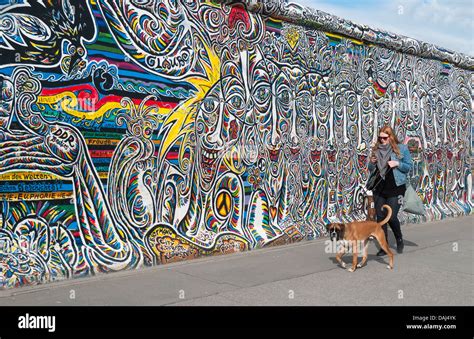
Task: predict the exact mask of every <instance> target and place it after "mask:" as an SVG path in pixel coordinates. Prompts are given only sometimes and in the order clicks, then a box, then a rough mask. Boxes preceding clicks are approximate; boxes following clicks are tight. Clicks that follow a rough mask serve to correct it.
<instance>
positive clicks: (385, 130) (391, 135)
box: [374, 125, 402, 158]
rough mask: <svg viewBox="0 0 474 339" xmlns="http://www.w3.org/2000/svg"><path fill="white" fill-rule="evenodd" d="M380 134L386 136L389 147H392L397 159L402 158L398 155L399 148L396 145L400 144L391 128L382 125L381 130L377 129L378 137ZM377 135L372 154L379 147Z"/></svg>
mask: <svg viewBox="0 0 474 339" xmlns="http://www.w3.org/2000/svg"><path fill="white" fill-rule="evenodd" d="M380 133H385V134H387V135H388V140H389V141H390V145H392V149H393V151H394V152H395V154H396V155H397V157H398V158H401V157H402V156H401V153H400V147H398V144H399V143H400V141H398V138H397V135H396V134H395V133H394V132H393V129H392V127H390V126H389V125H384V126H383V127H382V128H381V129H379V134H378V135H380ZM378 135H377V142H376V143H375V146H374V152H375V151H376V150H377V149H378V148H379V146H380V141H379V138H378Z"/></svg>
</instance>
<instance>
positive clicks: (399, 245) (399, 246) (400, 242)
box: [397, 238, 405, 254]
mask: <svg viewBox="0 0 474 339" xmlns="http://www.w3.org/2000/svg"><path fill="white" fill-rule="evenodd" d="M404 247H405V245H404V244H403V239H402V238H400V239H397V253H399V254H402V253H403V248H404Z"/></svg>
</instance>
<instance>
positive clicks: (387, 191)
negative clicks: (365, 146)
mask: <svg viewBox="0 0 474 339" xmlns="http://www.w3.org/2000/svg"><path fill="white" fill-rule="evenodd" d="M375 166H377V167H378V169H379V171H380V175H381V177H382V180H380V182H379V183H378V185H377V186H376V187H375V188H374V189H373V194H374V202H375V209H376V211H377V221H378V222H380V221H382V220H383V219H384V217H385V215H384V211H383V210H382V205H384V204H387V205H389V206H390V207H391V208H392V217H391V218H390V220H389V221H388V224H389V225H390V228H391V229H392V231H393V234H394V235H395V239H396V241H397V252H398V253H403V247H404V245H403V236H402V231H401V229H400V221H399V220H398V211H399V210H400V207H401V205H402V203H403V197H404V195H405V191H406V185H405V184H406V182H407V174H408V172H409V171H410V170H411V168H412V166H413V161H412V159H411V155H410V151H409V150H408V147H407V146H406V145H404V144H401V143H400V142H399V141H398V138H397V136H396V135H395V133H394V132H393V129H392V128H391V127H390V126H388V125H385V126H383V127H382V128H381V129H380V131H379V135H378V141H377V143H376V144H375V146H374V148H373V150H372V154H371V157H370V161H369V165H368V169H369V171H372V170H374V169H375ZM382 227H383V230H384V232H385V238H386V239H387V243H388V231H387V225H386V224H385V225H383V226H382ZM385 254H386V253H385V251H384V250H383V249H380V251H379V252H378V253H377V255H378V256H383V255H385Z"/></svg>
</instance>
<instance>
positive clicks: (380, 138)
mask: <svg viewBox="0 0 474 339" xmlns="http://www.w3.org/2000/svg"><path fill="white" fill-rule="evenodd" d="M388 138H389V137H379V140H387V139H388Z"/></svg>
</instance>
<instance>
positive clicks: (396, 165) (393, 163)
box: [387, 160, 400, 168]
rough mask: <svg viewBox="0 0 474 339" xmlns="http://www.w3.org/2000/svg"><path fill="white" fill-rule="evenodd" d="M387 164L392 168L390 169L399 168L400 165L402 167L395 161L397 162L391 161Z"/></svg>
mask: <svg viewBox="0 0 474 339" xmlns="http://www.w3.org/2000/svg"><path fill="white" fill-rule="evenodd" d="M387 163H388V165H389V166H390V168H393V167H398V165H400V163H399V162H398V161H395V160H390V161H388V162H387Z"/></svg>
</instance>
